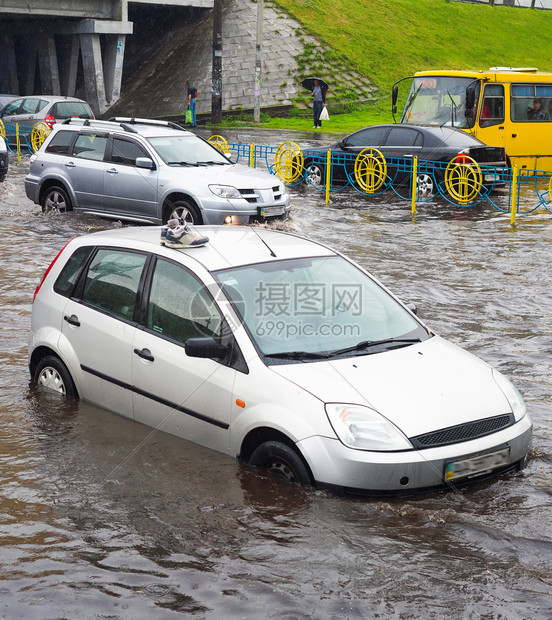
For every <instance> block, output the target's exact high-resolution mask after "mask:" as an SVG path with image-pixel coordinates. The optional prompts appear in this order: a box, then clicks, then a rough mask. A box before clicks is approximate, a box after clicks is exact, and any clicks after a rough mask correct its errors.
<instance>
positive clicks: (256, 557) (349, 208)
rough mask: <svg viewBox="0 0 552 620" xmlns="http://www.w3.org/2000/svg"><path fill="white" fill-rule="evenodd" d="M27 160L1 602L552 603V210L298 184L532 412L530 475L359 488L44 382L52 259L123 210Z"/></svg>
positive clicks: (261, 137) (266, 608)
mask: <svg viewBox="0 0 552 620" xmlns="http://www.w3.org/2000/svg"><path fill="white" fill-rule="evenodd" d="M225 133H226V134H227V139H228V141H229V142H242V143H246V144H247V143H249V142H252V141H253V142H255V143H257V144H269V145H278V144H280V143H281V142H282V141H284V140H288V139H290V138H289V136H286V137H285V138H284V139H282V138H281V136H278V134H275V133H270V132H255V131H252V130H243V131H233V132H225ZM208 135H210V134H205V137H208ZM292 139H293V140H294V141H296V142H298V143H299V144H300V145H301V146H310V145H312V144H315V143H316V140H320V141H323V142H322V143H323V144H329V143H331V142H333V141H334V138H333V137H329V136H325V137H324V136H323V135H321V136H319V137H318V136H316V137H314V136H313V134H310V133H309V134H297V135H294V136H293V137H292ZM324 140H325V141H324ZM27 168H28V161H27V159H26V158H23V160H22V162H21V163H18V162H17V161H16V160H15V159H14V158H12V165H11V169H10V173H9V175H8V178H7V180H6V182H5V183H3V184H0V216H1V217H0V232H1V235H2V242H1V245H0V276H1V277H0V313H1V317H2V321H1V323H0V325H1V332H0V355H1V362H0V363H1V373H0V384H1V392H0V428H1V430H0V580H1V581H0V617H1V618H9V619H11V618H21V619H26V620H29V619H34V618H37V619H38V618H40V619H42V618H125V619H126V618H129V619H130V618H132V619H138V618H144V619H146V618H147V619H150V618H161V619H164V618H182V617H196V618H209V619H211V618H278V619H279V620H280V619H290V620H291V619H294V620H295V619H302V618H324V619H326V618H332V619H333V618H336V619H337V618H339V619H343V618H363V619H364V618H376V617H379V618H445V617H447V618H470V619H471V618H488V619H495V618H496V619H498V618H501V619H512V620H514V619H520V618H543V619H544V618H551V617H552V518H551V509H552V496H551V484H552V467H551V463H552V422H551V417H552V416H551V413H552V411H551V410H552V396H551V394H552V390H551V387H552V379H551V375H552V373H551V350H552V344H551V343H552V292H551V291H552V270H551V267H550V257H551V255H552V254H551V252H552V215H550V214H549V213H546V212H542V213H541V212H538V211H537V212H536V213H534V214H531V215H528V216H526V217H525V218H523V219H518V223H517V225H516V226H515V227H512V226H510V222H509V217H508V216H507V215H505V214H503V213H500V212H498V211H496V210H495V209H493V208H492V207H488V206H485V205H482V206H479V207H475V208H473V209H461V208H455V207H451V206H448V205H443V204H441V205H430V204H426V205H423V206H420V208H419V210H418V213H417V215H416V218H415V219H413V218H412V217H411V214H410V205H409V203H408V202H402V201H398V200H396V199H395V200H392V199H391V198H385V199H377V200H376V199H368V198H366V197H362V196H360V195H358V194H356V193H355V192H353V191H352V190H346V191H344V192H341V193H340V194H339V195H335V196H332V199H331V203H330V205H329V206H326V205H325V204H324V195H323V193H322V192H318V191H316V190H314V189H313V188H305V187H301V188H295V189H293V190H292V191H293V204H294V210H293V215H292V217H291V219H290V220H289V221H288V222H287V223H286V224H285V228H286V229H288V230H292V231H294V232H298V233H300V234H304V235H307V236H310V237H313V238H315V239H318V240H321V241H323V242H326V243H328V244H329V245H332V246H334V247H337V248H339V249H340V250H342V251H344V252H345V253H347V254H349V255H351V256H352V257H353V258H354V259H356V260H357V261H358V262H360V263H361V264H362V265H363V266H365V267H366V268H367V269H368V270H369V271H371V272H372V273H374V274H375V275H376V276H377V277H379V278H380V279H381V280H382V281H383V283H384V284H386V285H387V286H389V287H390V288H391V290H392V291H393V292H395V293H396V294H397V295H398V296H399V297H400V298H401V299H403V300H404V301H410V302H414V303H415V304H416V305H417V306H418V309H419V314H420V316H421V317H422V318H423V320H424V321H425V322H426V323H427V324H428V325H429V326H430V327H432V328H433V329H434V331H436V332H438V333H440V334H441V335H443V336H445V337H446V338H448V339H450V340H451V341H453V342H455V343H457V344H459V345H461V346H463V347H465V348H467V349H468V350H470V351H472V352H473V353H475V354H477V355H479V356H480V357H482V358H483V359H485V360H486V361H488V362H489V363H491V364H493V365H494V366H496V367H497V368H498V369H499V370H500V371H502V372H503V373H504V374H506V375H507V376H508V377H509V378H511V379H512V380H513V381H514V383H515V384H516V386H517V387H518V388H519V389H520V391H521V392H522V394H523V395H524V397H525V400H526V402H527V404H528V407H529V411H530V413H531V415H532V416H533V420H534V423H535V433H534V442H533V444H534V447H533V449H532V451H531V454H530V459H529V462H528V465H527V467H526V468H525V469H524V470H523V471H522V472H520V473H518V474H514V475H508V476H504V477H502V478H499V479H496V480H494V481H492V482H489V483H484V484H481V485H479V486H476V487H473V488H471V489H469V490H466V491H462V492H450V493H447V494H437V495H429V496H420V497H416V498H413V499H402V500H362V501H358V500H350V499H337V498H334V497H331V496H329V495H327V494H325V493H322V492H319V491H316V490H313V489H304V488H296V487H291V486H288V485H286V484H283V483H280V482H279V481H276V480H272V479H270V478H267V477H266V476H263V475H260V474H259V473H257V472H252V471H251V470H250V469H249V468H248V467H247V466H244V465H240V464H239V463H237V462H236V461H234V460H232V459H231V458H228V457H226V456H224V455H220V454H217V453H215V452H211V451H209V450H206V449H204V448H201V447H198V446H195V445H193V444H190V443H188V442H186V441H183V440H180V439H176V438H174V437H171V436H168V435H165V434H163V433H153V434H152V432H151V429H149V428H146V427H144V426H141V425H138V424H134V423H133V422H131V421H129V420H126V419H123V418H121V417H119V416H116V415H115V414H112V413H109V412H106V411H103V410H101V409H99V408H97V407H94V406H92V405H89V404H87V403H83V402H71V401H67V400H63V399H60V398H58V396H57V395H56V394H47V393H43V392H39V391H38V390H37V389H36V388H35V387H34V386H33V385H32V384H31V383H30V381H29V376H28V371H27V362H26V354H27V336H28V329H29V322H30V307H31V301H32V296H33V292H34V289H35V287H36V285H37V284H38V282H39V280H40V278H41V276H42V274H43V272H44V270H45V268H46V267H47V266H48V265H49V263H50V262H51V260H52V258H53V257H54V256H55V255H56V254H57V252H58V251H59V249H61V247H62V246H63V245H64V244H65V242H66V241H67V240H68V239H69V238H71V237H73V236H76V235H81V234H83V233H86V232H92V231H95V230H101V229H103V228H106V227H114V226H118V225H119V224H117V223H113V222H109V221H107V220H101V219H99V218H92V217H86V216H81V215H75V214H72V213H69V214H63V215H57V216H44V215H43V214H42V213H41V212H40V208H39V207H37V206H36V205H33V204H31V203H30V202H29V201H28V200H27V198H26V197H25V194H24V190H23V179H24V176H25V174H26V170H27ZM427 380H428V381H431V377H428V378H427ZM398 387H399V388H400V385H399V386H398Z"/></svg>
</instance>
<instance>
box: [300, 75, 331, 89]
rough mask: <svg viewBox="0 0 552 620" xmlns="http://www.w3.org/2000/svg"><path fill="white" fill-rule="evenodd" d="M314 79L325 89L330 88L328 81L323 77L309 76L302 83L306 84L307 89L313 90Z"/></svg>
mask: <svg viewBox="0 0 552 620" xmlns="http://www.w3.org/2000/svg"><path fill="white" fill-rule="evenodd" d="M314 80H318V85H319V86H320V87H321V88H323V89H324V90H328V83H327V82H325V81H324V80H323V79H322V78H319V77H308V78H305V79H304V80H303V81H302V82H301V85H302V86H304V87H305V88H306V89H307V90H312V89H313V88H314Z"/></svg>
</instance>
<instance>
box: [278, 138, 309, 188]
mask: <svg viewBox="0 0 552 620" xmlns="http://www.w3.org/2000/svg"><path fill="white" fill-rule="evenodd" d="M303 166H304V159H303V151H301V149H300V148H299V146H298V145H297V144H295V142H283V143H282V144H280V146H279V147H278V149H277V150H276V154H275V155H274V168H275V170H276V174H277V175H278V176H279V177H280V179H282V181H283V182H284V183H285V184H286V185H291V184H293V183H295V181H297V180H298V179H299V178H300V177H302V176H303Z"/></svg>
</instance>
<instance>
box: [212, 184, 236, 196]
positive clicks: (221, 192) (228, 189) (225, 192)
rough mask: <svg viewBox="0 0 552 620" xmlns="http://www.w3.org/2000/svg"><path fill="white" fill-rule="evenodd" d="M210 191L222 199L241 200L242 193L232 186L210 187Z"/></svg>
mask: <svg viewBox="0 0 552 620" xmlns="http://www.w3.org/2000/svg"><path fill="white" fill-rule="evenodd" d="M209 189H210V190H211V191H212V192H213V194H215V196H219V197H220V198H241V197H242V196H241V194H240V192H239V191H238V190H237V189H236V188H235V187H232V186H231V185H209Z"/></svg>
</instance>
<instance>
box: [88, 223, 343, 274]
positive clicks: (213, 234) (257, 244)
mask: <svg viewBox="0 0 552 620" xmlns="http://www.w3.org/2000/svg"><path fill="white" fill-rule="evenodd" d="M195 228H196V229H197V230H198V232H201V234H203V235H205V236H207V237H208V238H209V242H208V243H207V244H205V245H204V246H202V247H197V248H186V249H171V248H165V247H163V246H162V245H161V243H160V238H161V227H159V226H136V227H128V228H124V229H111V230H106V231H101V232H97V233H91V234H88V235H83V236H82V237H79V238H78V243H79V245H88V244H94V245H104V244H105V245H117V246H120V247H124V248H133V249H137V250H143V251H147V252H154V253H156V254H160V255H163V256H168V257H170V256H171V255H173V254H174V253H178V254H180V253H182V254H187V255H188V256H190V257H193V258H194V259H195V260H197V261H198V262H199V263H200V264H202V265H203V266H204V267H205V268H206V269H208V270H209V271H217V270H219V269H225V268H228V267H239V266H242V265H250V264H253V263H268V262H274V261H278V260H284V259H289V258H307V257H312V256H333V255H336V254H337V252H336V251H335V250H332V249H330V248H328V247H326V246H324V245H322V244H321V243H318V242H316V241H312V240H310V239H306V238H304V237H300V236H298V235H295V234H292V233H286V232H281V231H276V230H272V229H267V228H262V227H253V226H196V227H195Z"/></svg>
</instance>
